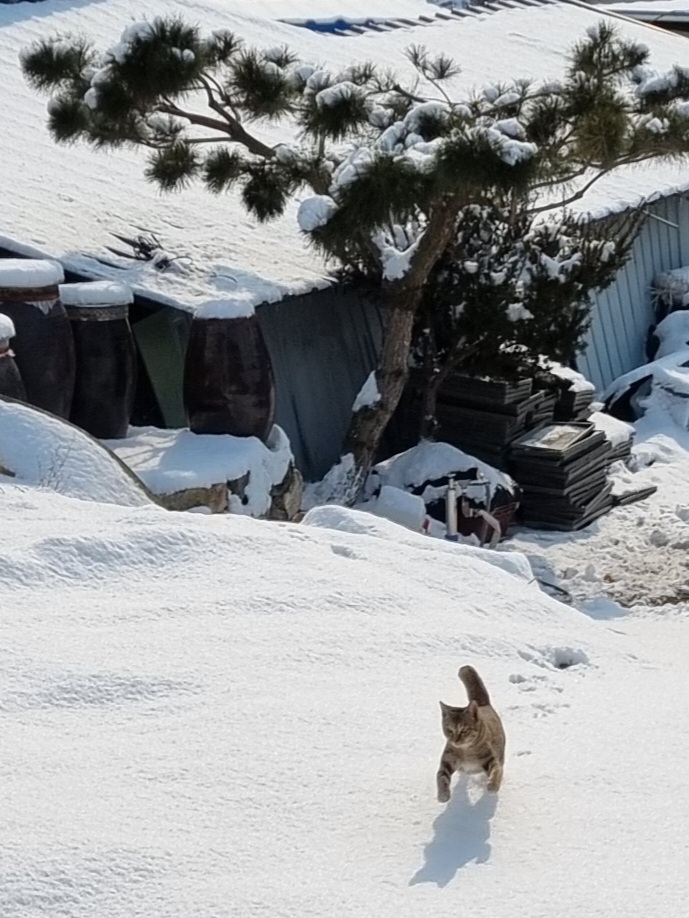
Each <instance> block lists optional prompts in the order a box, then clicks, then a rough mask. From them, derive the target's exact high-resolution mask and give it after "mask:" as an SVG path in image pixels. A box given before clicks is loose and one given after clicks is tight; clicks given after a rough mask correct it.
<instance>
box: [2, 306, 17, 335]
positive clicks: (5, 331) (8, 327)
mask: <svg viewBox="0 0 689 918" xmlns="http://www.w3.org/2000/svg"><path fill="white" fill-rule="evenodd" d="M16 333H17V330H16V329H15V327H14V322H13V321H12V319H10V317H9V316H6V315H5V314H4V313H0V341H9V340H10V338H14V336H15V335H16Z"/></svg>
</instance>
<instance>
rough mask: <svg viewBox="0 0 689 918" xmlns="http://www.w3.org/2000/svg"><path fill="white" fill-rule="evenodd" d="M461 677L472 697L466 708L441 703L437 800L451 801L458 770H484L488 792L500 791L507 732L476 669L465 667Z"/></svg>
mask: <svg viewBox="0 0 689 918" xmlns="http://www.w3.org/2000/svg"><path fill="white" fill-rule="evenodd" d="M458 675H459V678H460V679H461V680H462V682H463V683H464V687H465V688H466V690H467V695H468V696H469V704H468V705H467V706H466V707H465V708H454V707H451V706H450V705H448V704H443V702H442V701H441V702H440V709H441V711H442V725H443V733H444V734H445V739H446V740H447V742H446V743H445V749H444V750H443V754H442V756H441V758H440V767H439V768H438V774H437V776H436V778H437V784H438V800H439V801H440V802H441V803H446V802H447V801H448V800H449V799H450V782H451V780H452V775H453V774H454V772H455V771H483V772H485V774H486V776H487V778H488V790H489V791H493V792H495V791H498V790H499V789H500V784H501V782H502V769H503V765H504V764H505V731H504V730H503V726H502V722H501V720H500V718H499V717H498V715H497V713H496V711H495V710H494V709H493V707H492V705H491V703H490V696H489V694H488V691H487V689H486V687H485V685H484V684H483V680H482V679H481V677H480V676H479V674H478V673H477V672H476V670H475V669H474V667H473V666H462V668H461V669H460V670H459V673H458Z"/></svg>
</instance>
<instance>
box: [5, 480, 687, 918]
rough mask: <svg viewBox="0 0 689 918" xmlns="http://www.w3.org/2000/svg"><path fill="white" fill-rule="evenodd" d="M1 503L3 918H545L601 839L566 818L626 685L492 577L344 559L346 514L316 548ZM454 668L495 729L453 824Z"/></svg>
mask: <svg viewBox="0 0 689 918" xmlns="http://www.w3.org/2000/svg"><path fill="white" fill-rule="evenodd" d="M0 500H2V505H3V518H4V520H5V521H6V528H5V533H4V536H3V539H2V551H1V552H0V572H1V576H2V582H3V585H4V589H5V596H6V601H5V603H3V604H2V607H1V610H0V714H1V715H2V717H3V720H4V731H5V742H4V743H3V751H2V754H1V756H0V771H1V772H2V774H3V782H2V791H0V794H1V795H2V799H1V801H0V802H1V805H2V807H3V813H4V814H5V818H4V820H3V826H2V828H1V829H0V833H1V835H0V851H2V862H1V863H2V868H3V876H4V877H5V878H6V882H4V883H3V884H0V913H1V914H2V915H3V918H29V916H31V918H34V916H39V915H40V916H42V915H51V916H69V918H82V916H84V918H85V916H91V915H93V914H98V915H99V916H100V918H125V916H126V918H131V916H135V918H139V916H142V918H143V916H146V918H153V916H155V918H158V916H161V918H162V916H166V918H168V916H170V918H171V916H175V918H177V916H179V918H182V916H185V918H186V916H189V915H199V916H201V915H203V916H210V918H215V916H226V915H230V914H241V915H248V916H259V915H265V914H267V913H268V911H270V912H271V913H272V914H276V915H281V916H283V915H284V916H295V918H296V916H297V915H299V916H302V918H303V916H309V918H310V916H313V918H315V916H319V918H320V916H322V914H323V913H324V910H326V909H327V908H333V907H336V908H337V910H338V912H339V913H340V914H343V915H351V916H354V915H361V914H376V915H379V916H383V918H384V916H388V915H389V916H393V915H402V916H409V918H412V916H425V915H429V916H430V915H434V916H441V918H444V916H448V918H449V916H450V915H454V914H456V911H457V909H458V907H459V905H460V903H461V902H468V901H471V902H472V903H473V906H474V910H475V911H477V912H478V914H486V915H487V914H489V913H493V914H495V913H496V909H499V908H500V906H501V904H502V905H505V904H506V899H505V895H506V894H505V887H506V885H508V886H509V887H510V893H509V896H508V900H509V911H507V912H504V913H505V914H509V915H524V916H526V915H527V914H528V915H534V914H541V913H543V914H546V911H547V909H552V908H553V906H554V902H555V899H560V898H561V896H562V891H561V888H560V887H558V883H560V882H564V878H565V877H566V876H571V873H572V866H571V859H572V857H575V856H579V855H580V854H581V847H582V846H581V843H580V841H579V840H578V836H576V835H572V836H568V834H567V832H566V831H565V826H566V824H567V821H568V820H570V819H574V820H575V824H576V825H577V826H579V825H580V824H581V823H582V821H583V820H585V819H587V818H592V815H593V810H594V808H595V809H596V813H597V817H596V818H597V819H598V821H599V823H600V825H599V829H598V831H599V832H600V833H601V834H605V833H607V832H609V831H611V825H612V826H616V825H617V816H616V815H615V817H614V819H613V816H612V815H611V814H610V813H609V812H608V809H610V810H611V809H612V806H610V807H609V808H607V809H606V808H604V809H603V810H602V811H601V809H600V806H601V803H600V800H598V797H595V801H596V802H595V803H594V798H592V799H591V801H590V802H588V803H587V801H586V800H583V801H582V799H581V788H582V786H583V785H584V784H585V783H586V781H587V780H590V776H591V774H592V773H593V770H594V765H595V767H596V768H597V767H598V765H597V763H598V761H599V759H598V758H596V756H595V754H594V750H593V749H591V748H590V747H589V745H587V743H586V742H584V739H585V737H586V736H587V735H588V734H587V733H586V721H587V717H588V715H587V711H589V710H590V708H589V707H588V706H587V705H588V702H587V699H588V698H589V696H590V695H591V694H595V692H596V691H598V690H599V688H600V686H601V685H602V684H604V683H606V682H607V681H609V680H610V675H611V674H612V673H613V672H614V673H615V675H616V678H617V679H627V680H629V681H631V677H632V676H633V675H636V670H637V669H638V666H639V664H637V663H636V662H635V661H633V660H632V658H631V657H630V656H629V647H628V642H627V641H626V640H625V638H624V637H622V636H620V635H617V634H615V633H613V632H611V631H609V630H608V629H607V628H606V627H601V626H600V625H599V624H598V623H595V622H592V621H591V620H590V619H589V618H587V617H586V616H584V615H582V614H580V613H578V612H575V611H573V610H571V609H568V608H567V607H564V606H561V605H558V604H557V603H555V602H554V601H552V600H550V599H548V598H547V597H545V596H544V595H543V594H542V593H541V592H540V591H539V590H538V589H537V588H536V586H535V585H534V584H533V583H529V582H528V581H527V580H526V579H525V572H524V571H523V570H522V572H521V574H520V576H515V575H513V574H510V573H508V572H507V571H505V570H502V569H501V568H500V567H497V566H496V565H495V564H494V563H493V561H494V560H495V561H496V562H497V563H498V564H503V563H504V561H505V560H508V559H502V558H501V557H500V556H499V555H498V556H497V557H496V556H494V555H493V554H491V553H483V554H481V553H480V552H478V551H476V550H474V551H471V550H470V549H467V550H466V551H464V552H463V551H457V552H453V551H452V547H451V546H449V545H447V544H445V543H443V542H436V541H435V540H432V539H428V538H426V537H423V536H416V535H414V534H412V533H409V532H406V531H404V530H401V529H399V528H398V527H395V526H394V525H393V524H391V523H388V522H387V521H384V520H375V519H374V520H373V523H374V528H373V530H371V531H372V532H373V534H370V533H369V534H366V533H365V532H350V531H346V529H347V525H348V523H347V519H346V517H347V513H348V511H343V510H340V511H339V513H340V522H339V525H340V526H341V529H340V531H335V530H332V529H322V528H320V527H318V526H316V527H314V526H313V525H305V526H304V525H302V526H294V525H286V524H285V525H281V524H275V525H269V524H265V523H261V522H258V521H255V520H251V519H248V518H239V517H233V516H228V517H216V518H214V517H202V516H196V515H189V514H184V515H182V514H166V513H163V512H162V511H159V510H158V509H156V508H145V507H144V508H138V509H128V508H124V507H116V506H114V505H110V506H106V505H96V504H93V503H86V502H81V501H75V500H72V499H69V498H66V497H63V496H60V495H51V494H47V493H45V492H41V491H36V490H34V489H31V488H23V487H17V486H15V485H11V484H5V485H3V486H2V491H1V492H0ZM349 513H350V514H351V517H350V523H349V525H350V528H353V529H357V528H358V526H359V517H360V516H362V515H361V514H356V513H355V512H349ZM398 534H401V537H400V538H399V539H398V538H396V536H397V535H398ZM436 545H437V551H436V550H435V546H436ZM514 560H515V561H516V560H517V559H514ZM515 569H517V570H518V567H517V568H515ZM463 662H472V663H473V664H474V665H476V666H477V668H478V669H479V671H480V672H481V673H482V675H483V676H484V677H485V679H486V682H487V684H488V687H489V689H490V690H491V692H492V694H493V697H494V701H495V704H496V706H497V707H498V709H499V710H500V711H501V713H502V714H503V717H504V719H505V722H506V726H507V731H508V742H509V754H508V763H507V769H506V776H507V778H506V783H505V789H504V791H503V792H502V793H501V794H500V797H499V799H498V800H495V799H494V798H487V797H483V796H482V795H481V789H480V787H479V786H474V784H469V785H467V787H468V790H467V789H466V788H465V789H462V788H461V787H460V789H459V790H458V791H457V794H456V796H455V798H454V800H453V801H452V802H451V803H450V804H449V806H448V807H447V809H445V808H442V807H440V806H439V804H437V802H436V801H435V798H434V793H435V792H434V774H435V769H436V767H437V759H438V757H439V755H440V751H441V748H442V737H441V733H440V725H439V711H438V700H439V699H440V698H443V700H446V701H448V702H453V701H454V702H455V703H460V702H461V700H462V697H463V696H462V689H461V685H460V683H459V681H458V679H457V676H456V672H457V668H458V666H459V665H460V664H461V663H463ZM568 663H572V664H573V665H571V666H569V667H568V668H565V669H561V668H560V667H562V666H563V665H564V666H567V664H568ZM608 728H609V725H606V730H608ZM582 731H583V732H582ZM618 741H619V737H618V738H615V736H614V734H613V735H612V737H611V738H610V740H609V742H610V743H611V746H610V750H609V754H610V755H611V756H612V755H614V754H619V752H616V745H615V744H616V743H617V742H618ZM573 750H576V755H573ZM594 759H595V763H594ZM575 760H576V762H575ZM561 768H562V769H565V774H564V776H562V777H561V776H559V775H558V776H557V777H556V775H557V772H558V769H561ZM600 783H601V785H602V791H601V793H602V794H603V795H604V796H605V795H607V794H608V793H609V792H610V780H609V778H608V776H607V775H605V774H603V776H602V777H600ZM462 786H463V785H462ZM563 787H566V788H569V790H567V792H566V793H565V791H564V790H563ZM611 819H612V820H613V821H612V824H611V822H610V820H611ZM650 837H651V838H652V837H653V834H652V833H651V835H650ZM596 838H598V836H596ZM556 840H557V841H558V842H559V843H560V844H561V845H562V846H564V847H563V848H562V850H561V851H560V853H559V854H556V850H555V849H556V847H557V846H556V845H555V841H556ZM605 851H608V853H609V857H613V856H614V857H615V863H616V864H617V863H618V862H617V860H616V859H617V855H616V854H614V855H613V852H612V851H611V849H610V847H609V845H608V842H607V835H606V841H605V845H604V846H603V845H602V844H601V843H600V842H596V840H595V839H594V840H593V842H592V843H591V846H590V849H588V853H587V854H586V851H585V854H586V856H585V857H584V858H583V866H582V869H586V870H587V871H590V870H591V869H593V868H594V867H595V862H597V861H598V860H599V859H600V858H601V857H602V858H603V860H602V862H601V863H600V864H599V865H598V867H597V868H596V869H597V870H599V871H600V870H602V869H603V867H604V866H605ZM677 856H679V854H678V855H677ZM620 863H621V862H620ZM548 865H550V866H548ZM618 866H619V865H618ZM548 869H550V870H551V871H555V873H554V874H553V875H551V876H550V877H549V878H548V879H547V881H544V879H543V877H544V870H546V872H547V870H548ZM546 875H547V873H546ZM536 880H538V882H539V890H540V894H541V897H542V901H543V909H544V911H543V912H539V911H538V909H537V908H536V909H534V908H533V903H534V889H533V883H534V882H536ZM467 897H468V898H467ZM591 898H592V892H591V890H590V889H588V888H587V886H586V884H583V883H582V884H580V886H579V888H578V891H577V892H576V894H575V895H574V899H573V900H572V901H573V905H572V908H573V910H572V911H571V912H569V914H572V915H574V914H579V913H580V912H577V911H576V910H574V906H575V905H576V906H577V907H583V906H584V905H585V906H586V907H587V908H589V906H590V899H591ZM599 913H600V914H603V912H596V911H595V910H594V911H590V914H594V915H595V914H599ZM630 914H632V912H630ZM639 914H641V912H640V911H639Z"/></svg>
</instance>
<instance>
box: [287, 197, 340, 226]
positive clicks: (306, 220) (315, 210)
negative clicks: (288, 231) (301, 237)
mask: <svg viewBox="0 0 689 918" xmlns="http://www.w3.org/2000/svg"><path fill="white" fill-rule="evenodd" d="M336 210H337V204H336V203H335V201H333V199H332V198H331V197H330V196H329V195H326V194H317V195H314V196H313V197H311V198H307V199H306V200H305V201H302V202H301V204H300V205H299V210H298V212H297V220H298V222H299V229H300V230H301V231H302V232H303V233H312V232H313V231H314V230H317V229H320V228H321V227H322V226H325V224H326V223H327V222H328V220H330V218H331V217H332V215H333V214H334V213H335V212H336Z"/></svg>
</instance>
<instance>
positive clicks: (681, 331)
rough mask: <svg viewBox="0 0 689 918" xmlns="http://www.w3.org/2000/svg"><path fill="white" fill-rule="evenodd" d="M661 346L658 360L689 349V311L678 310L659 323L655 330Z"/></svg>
mask: <svg viewBox="0 0 689 918" xmlns="http://www.w3.org/2000/svg"><path fill="white" fill-rule="evenodd" d="M653 334H654V335H655V336H656V337H657V338H658V340H659V342H660V344H659V347H658V351H657V353H656V359H657V358H659V357H667V356H669V355H670V354H674V353H676V352H677V351H683V350H686V349H687V348H689V310H686V309H677V310H676V311H675V312H671V313H670V315H669V316H666V317H665V318H664V319H663V321H662V322H659V323H658V325H656V327H655V329H654V330H653Z"/></svg>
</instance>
